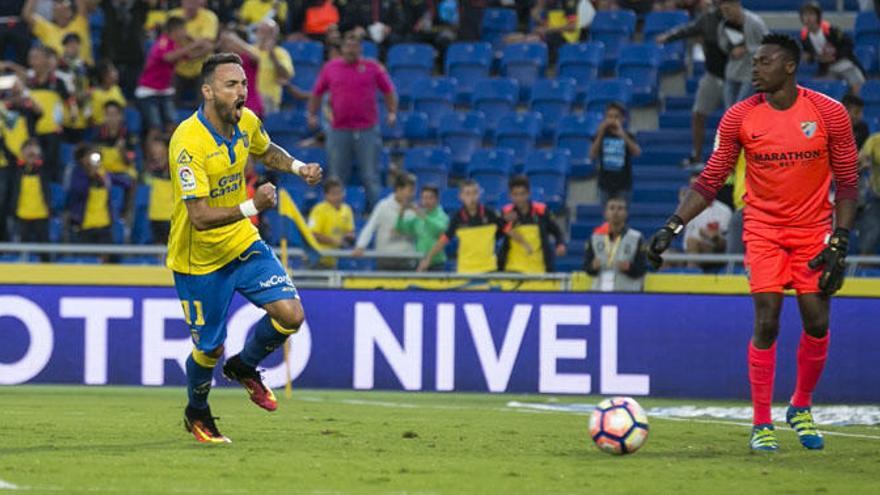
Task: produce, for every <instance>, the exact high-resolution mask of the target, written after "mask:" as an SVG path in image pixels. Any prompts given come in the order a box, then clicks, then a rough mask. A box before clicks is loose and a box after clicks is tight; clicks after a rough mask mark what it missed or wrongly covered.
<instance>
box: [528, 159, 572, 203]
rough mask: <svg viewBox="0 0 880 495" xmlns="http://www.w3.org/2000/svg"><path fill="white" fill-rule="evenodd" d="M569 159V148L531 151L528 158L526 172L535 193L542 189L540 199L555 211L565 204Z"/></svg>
mask: <svg viewBox="0 0 880 495" xmlns="http://www.w3.org/2000/svg"><path fill="white" fill-rule="evenodd" d="M568 159H569V152H568V150H555V151H552V150H542V151H535V152H533V153H531V154H530V155H529V157H528V159H527V160H526V168H525V173H526V175H528V177H529V182H531V184H532V190H533V193H534V191H535V190H542V191H543V193H542V194H541V196H540V198H541V199H540V200H543V201H544V202H545V203H547V206H548V207H550V209H551V210H553V211H560V210H561V209H562V207H563V206H564V205H565V195H566V185H567V180H566V175H567V174H568ZM533 195H534V194H533Z"/></svg>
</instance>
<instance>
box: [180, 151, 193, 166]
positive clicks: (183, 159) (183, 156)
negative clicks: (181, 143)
mask: <svg viewBox="0 0 880 495" xmlns="http://www.w3.org/2000/svg"><path fill="white" fill-rule="evenodd" d="M192 161H193V157H192V155H190V154H189V152H188V151H186V150H180V154H179V155H177V164H178V165H189V164H190V163H192Z"/></svg>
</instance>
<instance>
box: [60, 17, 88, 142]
mask: <svg viewBox="0 0 880 495" xmlns="http://www.w3.org/2000/svg"><path fill="white" fill-rule="evenodd" d="M79 45H80V40H79V35H78V34H76V33H68V34H67V35H65V36H64V41H63V46H64V52H63V53H62V54H61V58H60V59H59V61H58V69H57V71H56V74H57V75H58V77H60V78H61V79H62V80H64V83H65V84H67V89H68V90H69V91H70V94H71V96H72V97H73V99H74V101H75V102H76V107H75V108H76V109H77V111H76V113H73V112H72V111H71V109H73V108H74V107H73V106H72V105H70V106H67V107H65V110H66V111H67V112H65V115H64V126H63V127H64V140H65V141H67V142H68V143H78V142H80V141H82V139H83V137H84V136H85V132H86V128H87V127H88V126H89V115H88V110H89V86H90V85H91V81H90V80H89V79H90V78H89V72H90V69H89V67H87V66H86V64H85V62H84V61H83V60H82V59H80V58H79Z"/></svg>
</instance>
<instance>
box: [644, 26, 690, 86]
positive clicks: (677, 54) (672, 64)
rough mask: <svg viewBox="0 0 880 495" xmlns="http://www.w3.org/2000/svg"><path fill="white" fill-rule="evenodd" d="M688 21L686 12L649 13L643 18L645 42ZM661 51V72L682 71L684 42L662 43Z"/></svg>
mask: <svg viewBox="0 0 880 495" xmlns="http://www.w3.org/2000/svg"><path fill="white" fill-rule="evenodd" d="M689 20H690V19H689V17H688V14H687V12H685V11H683V10H671V11H667V12H650V13H648V15H646V16H645V27H644V39H645V41H653V40H654V38H655V37H656V36H657V35H658V34H660V33H663V32H664V31H668V30H669V29H672V28H674V27H675V26H679V25H682V24H685V23H687V22H688V21H689ZM661 50H662V52H663V56H662V61H661V63H660V71H661V72H664V73H668V72H675V71H679V70H682V69H684V59H685V50H686V46H685V42H684V40H680V41H673V42H671V43H664V44H663V46H662V47H661Z"/></svg>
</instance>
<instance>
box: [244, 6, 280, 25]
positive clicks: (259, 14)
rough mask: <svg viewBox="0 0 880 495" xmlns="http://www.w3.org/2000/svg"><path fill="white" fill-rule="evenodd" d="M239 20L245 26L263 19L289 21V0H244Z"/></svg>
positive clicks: (277, 21)
mask: <svg viewBox="0 0 880 495" xmlns="http://www.w3.org/2000/svg"><path fill="white" fill-rule="evenodd" d="M238 20H239V21H241V23H242V24H244V25H245V26H249V25H251V24H256V23H258V22H261V21H267V20H268V21H274V22H276V23H278V24H286V23H287V2H286V1H282V0H244V3H243V4H242V5H241V8H240V9H239V10H238Z"/></svg>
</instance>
